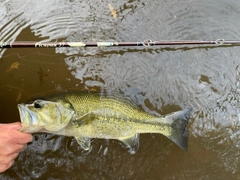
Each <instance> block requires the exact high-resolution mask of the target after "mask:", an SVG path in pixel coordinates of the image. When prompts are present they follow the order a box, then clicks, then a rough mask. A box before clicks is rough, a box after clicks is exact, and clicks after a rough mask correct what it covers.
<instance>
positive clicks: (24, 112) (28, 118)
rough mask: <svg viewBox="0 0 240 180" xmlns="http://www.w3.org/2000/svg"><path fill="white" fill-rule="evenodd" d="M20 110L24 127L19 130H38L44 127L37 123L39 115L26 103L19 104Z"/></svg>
mask: <svg viewBox="0 0 240 180" xmlns="http://www.w3.org/2000/svg"><path fill="white" fill-rule="evenodd" d="M18 110H19V114H20V120H21V123H22V128H21V129H20V130H19V131H21V132H36V131H39V130H41V129H42V127H38V125H37V121H38V120H37V116H36V114H35V113H34V112H32V111H31V110H30V109H28V107H27V106H26V105H24V104H18Z"/></svg>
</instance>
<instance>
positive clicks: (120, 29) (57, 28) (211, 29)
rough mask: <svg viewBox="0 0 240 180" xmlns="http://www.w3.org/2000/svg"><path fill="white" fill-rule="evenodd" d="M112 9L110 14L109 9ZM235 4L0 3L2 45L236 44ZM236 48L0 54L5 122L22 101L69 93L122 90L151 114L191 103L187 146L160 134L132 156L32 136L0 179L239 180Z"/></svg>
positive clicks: (97, 144)
mask: <svg viewBox="0 0 240 180" xmlns="http://www.w3.org/2000/svg"><path fill="white" fill-rule="evenodd" d="M109 3H110V4H111V5H112V7H113V8H114V9H115V10H116V15H117V16H116V18H114V17H113V15H112V13H111V11H110V10H109V6H108V4H109ZM239 9H240V2H239V1H237V0H229V1H225V0H219V1H215V0H198V1H195V0H172V1H166V0H158V1H150V2H145V1H143V0H139V1H126V0H124V1H108V2H105V1H26V0H19V1H14V2H13V1H1V6H0V22H1V23H0V41H10V42H12V41H16V40H17V41H143V40H145V39H152V40H156V41H157V40H165V39H168V40H174V39H178V40H189V39H199V40H215V39H218V38H224V39H233V40H236V39H239V36H240V32H239V31H240V24H239V17H240V12H239ZM239 56H240V47H225V46H222V47H209V46H201V47H199V46H194V47H193V46H189V47H187V46H184V47H177V46H176V47H152V48H142V47H140V48H135V47H131V48H129V47H121V48H120V47H118V48H57V49H8V50H1V51H0V72H1V75H0V102H1V103H0V114H1V120H0V121H1V122H2V123H3V122H5V123H7V122H14V121H19V115H18V111H17V108H16V105H17V104H18V103H22V102H25V101H27V100H28V99H29V98H32V97H38V96H42V95H45V94H51V93H57V92H63V91H69V90H79V91H82V90H90V91H107V92H111V91H118V92H124V93H125V94H126V95H127V96H131V97H132V98H133V99H135V101H136V103H137V104H139V105H140V106H141V107H142V108H143V109H144V110H145V111H147V112H149V113H160V114H167V113H169V112H173V111H176V110H179V109H183V108H186V107H193V108H194V110H193V113H192V118H191V120H190V123H189V134H190V137H189V149H188V151H187V152H184V151H182V150H181V149H180V148H178V147H177V146H176V145H175V144H173V143H172V142H170V141H169V140H167V139H166V138H165V137H163V136H161V135H158V134H144V135H141V137H140V148H139V151H138V152H137V153H136V154H135V155H130V154H129V153H128V152H127V150H126V149H125V148H124V147H123V145H122V144H121V143H120V142H118V141H114V140H109V141H106V140H98V139H95V140H93V142H92V145H93V146H92V149H91V151H88V152H86V151H84V150H82V149H81V148H80V147H79V146H78V144H77V142H76V141H75V140H74V139H73V138H69V137H63V136H55V135H51V134H37V135H35V136H34V141H33V142H32V143H30V144H29V145H28V147H27V148H26V149H25V151H23V152H22V153H21V154H20V156H19V157H18V159H17V160H16V163H15V164H14V166H13V167H12V168H11V169H9V170H8V171H6V172H5V173H3V174H0V178H1V179H19V178H21V179H226V178H228V179H229V178H231V179H237V178H240V168H239V166H240V159H239V155H240V143H239V137H240V127H239V126H240V122H239V121H240V97H239V93H240V59H239Z"/></svg>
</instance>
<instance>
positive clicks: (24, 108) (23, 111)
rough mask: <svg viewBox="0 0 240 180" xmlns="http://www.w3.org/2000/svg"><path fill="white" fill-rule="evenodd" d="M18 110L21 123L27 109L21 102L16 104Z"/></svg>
mask: <svg viewBox="0 0 240 180" xmlns="http://www.w3.org/2000/svg"><path fill="white" fill-rule="evenodd" d="M18 111H19V114H20V120H21V123H23V122H24V119H25V118H26V116H27V115H26V114H27V109H26V107H25V106H24V105H23V104H18Z"/></svg>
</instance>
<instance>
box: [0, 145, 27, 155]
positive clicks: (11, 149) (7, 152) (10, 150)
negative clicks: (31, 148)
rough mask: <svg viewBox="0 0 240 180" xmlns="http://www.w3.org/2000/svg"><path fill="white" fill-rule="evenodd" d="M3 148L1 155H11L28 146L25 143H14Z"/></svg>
mask: <svg viewBox="0 0 240 180" xmlns="http://www.w3.org/2000/svg"><path fill="white" fill-rule="evenodd" d="M0 148H1V155H3V156H9V155H11V154H13V153H20V152H21V151H23V150H24V149H25V148H26V145H25V144H13V145H11V146H4V147H0Z"/></svg>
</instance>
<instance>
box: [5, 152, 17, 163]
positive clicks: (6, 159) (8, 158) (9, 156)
mask: <svg viewBox="0 0 240 180" xmlns="http://www.w3.org/2000/svg"><path fill="white" fill-rule="evenodd" d="M18 155H19V153H12V154H10V155H8V156H2V157H1V159H0V164H2V165H7V164H9V163H10V162H11V161H13V160H14V159H16V158H17V157H18Z"/></svg>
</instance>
